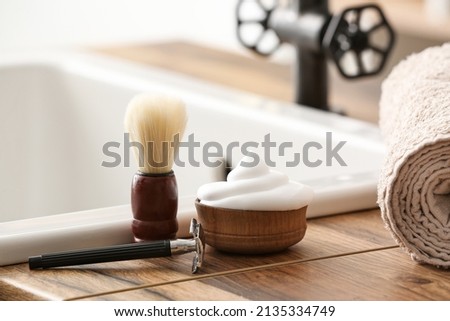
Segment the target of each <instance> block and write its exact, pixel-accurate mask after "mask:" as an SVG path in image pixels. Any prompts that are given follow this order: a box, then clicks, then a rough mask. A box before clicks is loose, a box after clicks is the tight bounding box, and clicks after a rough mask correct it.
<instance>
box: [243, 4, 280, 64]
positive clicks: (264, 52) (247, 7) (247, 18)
mask: <svg viewBox="0 0 450 321" xmlns="http://www.w3.org/2000/svg"><path fill="white" fill-rule="evenodd" d="M269 2H270V3H269ZM277 5H278V1H277V0H273V1H264V0H239V2H238V4H237V6H236V17H237V19H236V20H237V38H238V40H239V42H240V43H241V44H242V45H243V46H244V47H246V48H248V49H250V50H253V51H254V52H255V53H257V54H259V55H261V56H269V55H271V54H272V53H274V52H275V51H276V50H277V49H278V47H279V46H280V44H281V41H280V39H279V38H278V36H277V35H276V34H275V32H274V31H273V30H272V29H270V28H269V19H270V15H271V13H272V11H273V10H274V9H275V8H276V7H277Z"/></svg>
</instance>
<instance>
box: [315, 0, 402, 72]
mask: <svg viewBox="0 0 450 321" xmlns="http://www.w3.org/2000/svg"><path fill="white" fill-rule="evenodd" d="M369 12H370V13H371V15H372V19H371V20H373V21H374V22H373V23H371V24H369V23H368V21H367V19H366V21H365V25H364V24H363V20H362V17H363V15H365V14H367V13H369ZM369 22H370V21H369ZM376 34H378V35H380V34H381V39H374V38H375V36H376ZM393 45H394V31H393V30H392V28H391V26H390V25H389V23H388V22H387V20H386V17H385V16H384V14H383V12H382V11H381V9H380V8H379V7H378V6H376V5H366V6H361V7H353V8H348V9H346V10H344V11H342V13H341V14H339V15H336V16H334V17H333V18H332V19H331V21H330V23H329V24H328V27H327V30H326V32H325V35H324V37H323V41H322V46H323V47H324V48H325V49H327V51H328V53H329V55H330V57H331V59H332V60H333V61H334V62H335V63H336V66H337V68H338V70H339V72H340V73H341V74H342V75H343V76H344V77H346V78H360V77H365V76H370V75H374V74H377V73H379V72H380V71H381V69H383V67H384V65H385V63H386V60H387V57H388V54H389V52H390V51H391V49H392V47H393Z"/></svg>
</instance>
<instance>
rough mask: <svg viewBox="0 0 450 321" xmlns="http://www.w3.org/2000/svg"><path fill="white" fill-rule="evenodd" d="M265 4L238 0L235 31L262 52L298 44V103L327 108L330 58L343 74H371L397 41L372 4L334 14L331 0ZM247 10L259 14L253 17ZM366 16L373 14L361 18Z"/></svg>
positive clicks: (256, 1) (352, 75)
mask: <svg viewBox="0 0 450 321" xmlns="http://www.w3.org/2000/svg"><path fill="white" fill-rule="evenodd" d="M266 3H267V1H264V0H239V2H238V4H237V10H236V16H237V36H238V39H239V41H240V42H241V43H242V44H243V45H244V46H245V47H247V48H249V49H251V50H253V51H254V52H255V53H257V54H259V55H262V56H268V55H270V54H272V53H273V52H275V51H276V50H277V49H278V47H279V46H280V45H281V44H282V43H291V44H292V45H294V46H295V49H296V63H297V65H296V70H295V102H296V103H298V104H302V105H306V106H310V107H314V108H318V109H322V110H329V106H328V76H327V74H328V73H327V59H328V58H330V59H331V60H333V61H334V62H335V64H336V66H337V68H338V70H339V72H340V73H341V75H342V76H343V77H345V78H349V79H355V78H360V77H367V76H371V75H375V74H377V73H379V72H380V71H381V70H382V69H383V67H384V65H385V63H386V60H387V57H388V55H389V53H390V52H391V50H392V47H393V45H394V31H393V30H392V28H391V26H390V25H389V23H388V21H387V20H386V17H385V16H384V14H383V12H382V10H381V9H380V8H379V7H378V6H377V5H374V4H369V5H364V6H360V7H352V8H348V9H345V10H344V11H342V12H341V13H340V14H337V15H331V14H330V13H329V10H328V0H291V1H290V6H284V7H283V6H279V5H278V2H277V1H272V4H270V5H267V4H266ZM248 9H251V10H250V11H253V13H254V15H255V16H256V17H252V16H251V15H250V16H249V15H248V13H249V12H248V11H247V10H248ZM257 11H259V12H257ZM365 16H367V17H369V18H372V19H370V21H367V19H365V21H363V19H362V18H363V17H365ZM368 22H371V23H369V24H368ZM255 26H256V27H257V28H256V29H259V32H258V34H257V35H256V36H250V37H248V35H247V34H246V31H247V30H246V29H250V27H255Z"/></svg>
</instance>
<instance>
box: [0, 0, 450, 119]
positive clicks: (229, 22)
mask: <svg viewBox="0 0 450 321" xmlns="http://www.w3.org/2000/svg"><path fill="white" fill-rule="evenodd" d="M367 3H377V4H378V5H380V6H381V7H382V8H383V10H384V12H385V15H386V16H387V18H388V20H389V22H390V23H391V24H392V26H393V27H394V29H395V32H396V34H397V39H396V44H395V48H394V52H393V54H392V56H391V57H390V58H389V63H388V66H387V67H386V68H385V69H384V71H383V73H382V74H381V75H379V76H377V77H373V78H370V79H367V80H366V79H364V80H358V81H357V82H358V84H363V86H364V85H365V86H366V87H371V88H373V90H369V92H373V93H374V94H373V95H374V97H375V98H374V99H375V100H376V97H378V96H379V87H380V83H381V81H382V80H383V79H384V78H385V77H386V75H387V73H388V72H389V71H390V69H391V68H392V66H393V65H395V64H397V63H398V61H400V60H401V59H403V58H404V57H405V56H407V55H408V54H410V53H411V52H417V51H421V50H423V49H424V48H426V47H430V46H434V45H438V44H442V43H444V42H447V41H450V0H379V1H373V0H372V1H367V0H330V2H329V7H330V11H331V12H332V13H337V12H340V11H341V10H342V9H344V8H346V7H349V6H353V5H362V4H367ZM236 4H237V0H189V1H187V0H164V1H162V0H159V1H156V0H77V1H75V0H36V1H30V0H0V50H1V51H27V50H35V49H54V48H93V47H95V48H107V47H109V46H110V47H114V46H116V47H117V46H133V45H140V44H152V43H161V42H163V43H167V42H172V41H173V42H180V41H182V42H187V43H192V44H196V45H201V46H206V47H210V48H215V49H220V50H225V51H228V52H232V53H238V54H240V55H243V56H246V57H250V58H252V59H256V60H257V59H260V60H261V58H259V57H257V56H255V55H254V54H252V53H251V52H249V51H248V50H246V49H245V48H243V47H242V46H241V45H240V44H239V42H238V40H237V38H236ZM268 61H271V62H275V63H278V64H281V65H289V64H292V63H293V61H294V49H293V47H292V46H290V45H288V44H287V45H283V46H282V47H281V48H280V50H278V51H277V52H276V53H275V54H274V55H272V56H271V57H270V58H269V59H268ZM330 72H331V73H332V74H333V73H336V70H335V68H333V67H331V68H330ZM338 78H339V77H338ZM342 83H343V85H342V86H341V87H339V90H341V89H342V88H343V90H345V89H346V87H349V86H353V85H351V84H347V83H348V81H343V82H342ZM350 83H351V82H350ZM349 88H350V87H349ZM351 88H353V91H354V92H355V88H354V87H351ZM333 90H336V89H333V85H332V86H331V91H333ZM356 91H358V90H356ZM338 103H339V102H338ZM356 117H358V115H357V114H356Z"/></svg>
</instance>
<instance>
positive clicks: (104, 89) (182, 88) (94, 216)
mask: <svg viewBox="0 0 450 321" xmlns="http://www.w3.org/2000/svg"><path fill="white" fill-rule="evenodd" d="M142 91H156V92H165V93H168V94H175V95H178V96H180V97H182V98H183V99H184V100H185V102H186V103H187V106H188V113H189V122H188V128H187V130H186V134H185V136H184V140H185V141H186V140H187V139H188V137H189V135H190V134H193V137H194V138H195V141H196V142H199V143H200V147H196V148H195V149H194V150H193V151H194V153H193V155H191V160H192V159H193V160H195V161H198V162H199V165H198V166H194V164H189V150H188V148H181V149H180V157H179V158H180V160H181V161H185V163H186V166H175V167H174V171H175V173H176V176H177V181H178V185H179V195H180V214H179V217H180V223H181V227H180V235H181V236H184V235H185V234H186V233H187V229H186V228H185V226H186V225H187V222H188V221H189V219H190V218H191V217H193V216H195V209H194V206H193V201H194V199H195V194H196V190H197V188H198V187H199V186H200V185H201V184H203V183H206V182H210V181H213V180H217V179H220V177H221V176H222V175H223V168H212V167H208V166H206V164H205V163H204V161H203V159H204V156H205V155H204V154H203V152H202V149H203V147H204V146H205V144H207V143H209V142H217V143H219V144H220V146H222V148H223V149H224V150H226V148H227V146H231V145H232V142H238V143H239V146H242V145H243V144H244V143H246V142H253V144H255V143H258V145H259V149H258V148H257V149H256V151H257V152H258V153H259V154H260V156H261V158H263V155H264V149H263V148H262V147H261V145H262V144H261V143H262V142H263V141H264V139H265V136H266V135H268V134H270V138H271V141H273V142H274V143H275V144H276V147H272V148H271V153H270V160H271V161H272V162H274V163H275V164H276V166H275V167H276V168H277V170H280V171H283V172H285V173H287V174H288V175H289V176H290V177H291V179H293V180H298V181H301V182H303V183H306V184H309V185H311V186H312V187H313V188H314V190H315V192H316V197H315V200H314V203H313V204H312V205H311V206H310V208H309V210H308V216H309V217H314V216H321V215H329V214H336V213H341V212H349V211H355V210H360V209H366V208H372V207H375V206H376V203H375V200H376V184H377V177H378V170H379V168H380V166H381V161H382V158H383V154H384V147H383V145H382V143H381V140H380V137H379V133H378V129H377V128H376V127H375V126H374V125H371V124H367V123H364V122H361V121H356V120H352V119H349V118H346V117H342V116H339V115H335V114H331V113H325V112H321V111H316V110H312V109H310V108H304V107H298V106H294V105H291V104H286V103H280V102H277V101H270V100H267V99H264V98H261V97H258V96H255V95H251V94H248V93H243V92H239V91H236V90H231V89H226V88H222V87H219V86H214V85H211V84H207V83H204V82H201V81H199V80H196V79H192V78H189V77H185V76H181V75H177V74H173V73H169V72H167V71H162V70H159V69H155V68H149V67H147V66H140V65H136V64H131V63H128V62H124V61H118V60H113V59H111V58H106V57H101V56H94V55H92V54H87V53H52V54H29V55H9V56H8V55H5V54H3V55H2V56H0V132H1V136H2V152H1V153H0V253H1V255H0V265H5V264H12V263H17V262H23V261H25V260H26V258H27V257H28V256H29V255H36V254H41V253H43V252H53V251H59V250H66V249H72V248H80V247H91V246H102V245H108V244H118V243H124V242H129V241H131V232H130V228H129V226H130V218H131V214H130V209H129V205H127V204H128V203H129V194H130V183H131V178H132V176H133V174H134V172H135V171H136V168H135V165H134V164H135V163H134V159H131V161H130V166H128V167H126V166H124V165H125V164H124V162H123V158H124V157H123V156H124V152H123V139H124V137H123V116H124V110H125V107H126V105H127V103H128V101H129V100H130V98H131V97H132V96H134V95H135V94H137V93H139V92H142ZM361 105H362V106H361V108H363V107H364V104H363V102H362V104H361ZM327 132H328V133H331V134H327ZM327 135H332V142H331V144H329V145H330V146H331V147H332V148H334V147H335V146H336V145H338V143H339V142H340V141H345V142H346V143H345V144H344V145H343V146H342V147H341V148H340V150H339V151H338V155H339V156H340V157H341V158H342V160H343V161H344V162H345V163H346V165H347V166H342V164H339V162H338V161H337V160H336V159H333V160H332V164H331V166H327V165H326V162H325V161H326V157H325V151H326V137H327ZM111 141H114V142H119V143H120V144H121V148H120V149H114V148H111V149H110V151H115V152H118V153H119V154H120V155H121V157H122V162H121V164H120V166H118V167H114V168H109V167H104V166H102V162H108V163H110V162H112V161H113V159H112V157H108V156H107V155H105V154H104V153H103V146H104V144H105V143H107V142H111ZM308 142H315V143H319V144H321V145H322V146H323V148H322V149H320V150H319V149H317V147H318V146H315V147H312V148H310V149H309V151H310V154H309V158H308V160H309V161H312V162H314V161H316V160H323V163H322V164H321V165H319V166H317V167H308V166H307V164H305V162H304V160H303V161H301V162H300V163H299V164H298V166H295V167H289V166H288V164H287V162H290V161H292V160H293V157H294V156H293V155H294V153H298V152H300V153H301V154H303V153H302V148H303V146H305V144H306V143H308ZM281 143H292V147H291V148H287V149H286V153H285V155H284V156H283V155H280V152H279V149H278V148H279V146H280V144H281ZM209 144H211V143H209ZM211 151H213V149H211ZM131 155H132V154H131ZM192 156H194V157H193V158H192ZM241 156H242V153H241V151H240V150H239V148H233V152H232V153H231V157H230V156H229V157H228V158H227V159H228V160H229V161H230V162H231V163H232V164H234V165H235V164H236V163H237V162H238V161H239V159H240V157H241ZM210 160H211V161H214V159H212V158H211V159H210ZM308 160H306V161H308ZM191 163H192V162H191Z"/></svg>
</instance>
